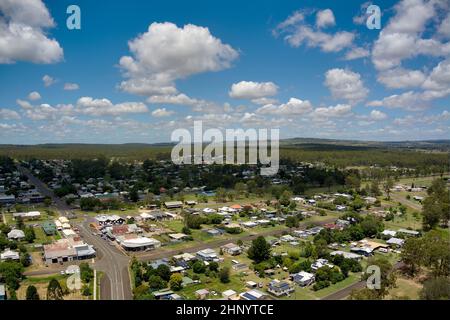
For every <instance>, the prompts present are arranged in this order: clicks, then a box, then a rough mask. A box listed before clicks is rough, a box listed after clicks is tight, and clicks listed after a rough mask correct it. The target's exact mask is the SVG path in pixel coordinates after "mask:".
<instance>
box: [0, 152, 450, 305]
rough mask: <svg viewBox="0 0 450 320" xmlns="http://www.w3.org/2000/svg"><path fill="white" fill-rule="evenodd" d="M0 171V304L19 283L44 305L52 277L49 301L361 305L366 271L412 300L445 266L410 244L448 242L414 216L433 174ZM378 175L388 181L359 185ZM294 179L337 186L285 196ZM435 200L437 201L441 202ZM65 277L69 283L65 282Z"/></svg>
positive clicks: (92, 163)
mask: <svg viewBox="0 0 450 320" xmlns="http://www.w3.org/2000/svg"><path fill="white" fill-rule="evenodd" d="M0 168H1V173H0V174H1V176H0V181H1V182H2V184H3V185H2V186H1V188H2V191H3V195H2V197H1V199H2V208H3V209H2V218H3V223H2V224H1V234H0V239H1V242H0V245H1V248H0V249H1V251H2V253H1V261H2V262H1V266H2V272H6V270H8V273H5V274H8V276H7V277H5V276H4V277H5V278H4V281H5V283H2V297H3V298H4V299H5V298H6V299H7V298H17V299H25V298H29V293H30V292H29V291H30V289H29V288H30V287H32V288H33V287H34V288H35V289H33V292H34V294H35V295H38V296H40V297H42V298H45V297H47V298H50V297H49V293H50V291H49V290H50V285H51V284H52V282H54V280H56V281H57V282H58V284H59V285H55V287H56V289H54V290H55V292H54V293H53V291H52V294H59V295H60V298H61V299H93V300H95V299H161V300H184V299H187V300H192V299H196V300H204V299H225V300H271V299H272V300H273V299H294V300H298V299H302V300H303V299H304V300H311V299H313V300H315V299H345V298H348V297H353V298H358V297H359V296H364V295H367V296H368V297H371V295H372V294H375V293H372V292H371V291H369V290H364V289H361V287H362V286H361V283H364V281H363V280H364V274H365V272H364V271H365V270H366V269H367V268H368V266H370V265H381V267H382V268H383V269H382V272H383V274H385V276H386V280H385V281H386V284H384V286H385V288H384V290H383V291H384V292H383V293H381V292H378V293H376V294H382V295H383V296H381V298H405V297H407V298H409V299H414V298H417V297H418V295H419V292H420V288H421V285H420V284H419V283H417V282H416V280H415V279H416V278H417V277H418V276H419V274H420V275H421V277H423V276H425V275H426V272H427V271H425V270H428V269H429V268H432V270H433V271H432V270H430V271H428V272H438V273H443V274H445V272H446V270H445V265H446V263H448V261H446V260H440V259H441V258H440V257H439V258H438V259H439V260H438V261H439V263H438V265H435V264H433V265H430V266H429V267H426V269H425V266H424V269H423V270H422V271H419V270H418V269H419V268H420V267H419V265H417V262H416V261H415V258H414V255H415V254H416V252H415V251H414V250H417V248H416V247H414V246H413V247H412V248H410V247H409V246H410V243H413V244H414V243H416V242H422V241H423V242H426V241H432V243H429V245H433V246H437V247H436V250H440V249H439V246H441V248H445V246H446V245H447V244H448V239H446V238H445V236H444V234H443V233H442V232H439V231H433V230H432V231H429V232H427V233H424V232H423V230H424V228H427V226H426V225H424V223H425V219H426V218H425V217H421V215H423V212H422V211H423V203H424V202H425V203H426V202H427V201H428V200H426V199H430V197H434V196H435V195H434V193H436V194H442V192H444V193H445V192H447V195H448V186H449V179H448V178H445V179H444V178H442V175H436V176H434V177H433V176H416V173H414V172H413V170H411V169H405V168H403V169H402V168H397V167H392V168H389V169H382V168H377V167H372V168H367V169H366V170H361V171H358V170H353V169H351V170H345V171H342V172H336V171H335V170H333V171H331V170H330V168H327V167H326V166H325V165H324V164H320V163H318V164H312V163H301V164H299V165H292V164H291V163H286V164H283V165H282V166H281V172H280V173H279V175H278V176H276V177H267V178H264V179H260V177H259V176H258V175H257V174H256V171H257V168H256V167H251V166H234V167H232V168H227V170H231V171H232V172H233V173H232V174H231V176H232V177H233V178H232V179H227V181H226V182H221V181H220V180H219V179H217V178H216V179H213V180H210V179H209V177H210V175H211V174H212V175H214V174H213V173H212V172H211V171H214V170H220V168H211V167H210V166H209V165H203V166H195V167H193V168H189V169H188V168H178V167H177V166H175V165H173V164H171V163H170V162H167V161H163V160H160V161H147V160H146V161H144V162H142V163H138V162H136V163H133V164H130V165H126V164H120V163H117V162H110V163H108V162H106V161H105V160H104V159H99V160H84V161H79V160H73V161H72V160H64V161H60V160H50V161H48V160H41V161H40V160H32V161H20V162H14V161H13V160H12V159H10V158H2V165H1V166H0ZM82 168H83V169H82ZM167 172H170V174H169V175H168V174H167ZM361 173H362V174H361ZM383 174H385V175H389V176H391V175H392V176H393V177H395V178H390V177H389V178H387V180H385V181H380V182H378V180H372V181H370V179H367V178H365V179H363V177H362V175H363V176H365V175H367V176H369V175H383ZM147 175H148V176H151V177H152V178H151V179H150V180H147V181H150V182H145V181H146V179H145V177H146V176H147ZM408 175H409V177H406V176H408ZM298 176H301V177H303V179H304V180H309V179H319V180H320V179H322V180H323V181H326V180H327V179H336V180H335V181H339V179H341V180H342V181H343V184H342V186H341V187H339V188H337V189H336V186H329V187H323V188H319V189H320V190H321V191H320V192H308V191H306V192H304V193H301V194H294V193H293V192H292V191H291V190H300V189H301V188H305V189H307V188H306V187H305V185H302V184H299V185H296V184H295V183H296V179H295V177H298ZM143 177H144V179H143ZM233 183H234V185H233ZM217 184H220V185H224V186H226V187H227V188H224V187H219V188H214V187H215V186H216V185H217ZM316 189H317V188H316ZM332 189H334V190H332ZM430 190H433V191H432V192H430ZM309 191H312V190H309ZM30 194H32V195H33V197H30V196H29V195H30ZM439 197H440V198H438V199H435V201H438V202H439V201H444V200H445V197H443V196H442V197H441V196H439ZM446 219H448V216H443V217H441V218H439V220H438V221H437V225H438V226H439V225H442V222H443V221H448V220H446ZM430 223H431V222H430ZM435 225H436V224H435ZM430 227H431V226H430ZM430 227H428V228H430ZM433 228H434V227H433ZM430 237H432V238H430ZM436 237H438V239H439V241H438V242H436V241H435V240H436ZM433 239H435V240H434V241H433ZM426 243H428V242H426ZM411 246H412V245H411ZM405 247H406V251H405ZM410 251H411V252H410ZM434 268H438V269H437V270H435V269H434ZM3 270H5V271H3ZM74 274H79V275H80V276H81V281H82V287H81V288H78V289H73V288H72V289H70V288H69V287H68V286H67V284H66V283H65V282H64V280H67V279H68V278H69V277H70V276H73V275H74ZM394 274H395V275H396V276H395V278H396V279H395V280H394V277H392V278H391V276H393V275H394ZM412 274H414V277H413V278H411V275H412ZM372 298H374V297H372Z"/></svg>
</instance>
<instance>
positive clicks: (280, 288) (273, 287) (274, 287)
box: [267, 279, 295, 297]
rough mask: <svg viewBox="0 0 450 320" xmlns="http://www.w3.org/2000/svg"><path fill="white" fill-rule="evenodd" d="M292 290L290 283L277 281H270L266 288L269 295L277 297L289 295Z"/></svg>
mask: <svg viewBox="0 0 450 320" xmlns="http://www.w3.org/2000/svg"><path fill="white" fill-rule="evenodd" d="M294 290H295V289H294V287H293V286H292V285H291V284H290V283H288V282H287V281H280V280H278V279H275V280H272V281H270V282H269V286H268V288H267V291H268V292H269V293H271V294H273V295H275V296H277V297H280V296H284V295H289V294H290V293H291V292H293V291H294Z"/></svg>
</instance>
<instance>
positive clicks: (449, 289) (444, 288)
mask: <svg viewBox="0 0 450 320" xmlns="http://www.w3.org/2000/svg"><path fill="white" fill-rule="evenodd" d="M419 295H420V299H422V300H449V299H450V279H449V278H448V277H438V278H432V279H429V280H427V281H425V282H424V284H423V288H422V290H421V291H420V294H419Z"/></svg>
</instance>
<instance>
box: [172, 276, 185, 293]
mask: <svg viewBox="0 0 450 320" xmlns="http://www.w3.org/2000/svg"><path fill="white" fill-rule="evenodd" d="M182 284H183V276H182V275H181V274H180V273H174V274H172V275H171V276H170V281H169V286H170V289H172V290H174V291H179V290H181V289H182V287H183V286H182Z"/></svg>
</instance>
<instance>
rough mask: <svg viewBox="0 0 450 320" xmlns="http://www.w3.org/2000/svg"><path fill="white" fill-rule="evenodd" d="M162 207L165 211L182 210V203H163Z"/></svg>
mask: <svg viewBox="0 0 450 320" xmlns="http://www.w3.org/2000/svg"><path fill="white" fill-rule="evenodd" d="M164 206H165V207H166V208H167V209H178V208H183V202H182V201H167V202H164Z"/></svg>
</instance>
